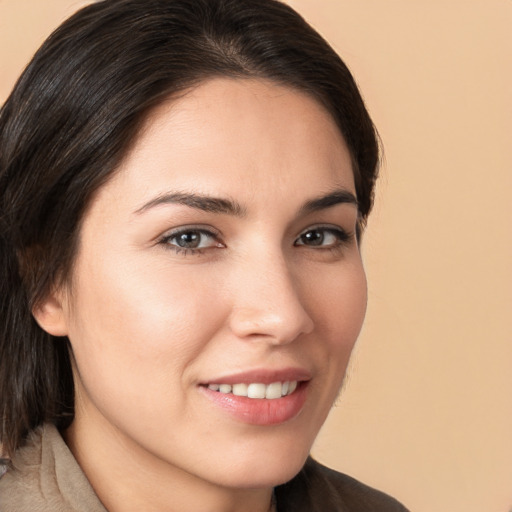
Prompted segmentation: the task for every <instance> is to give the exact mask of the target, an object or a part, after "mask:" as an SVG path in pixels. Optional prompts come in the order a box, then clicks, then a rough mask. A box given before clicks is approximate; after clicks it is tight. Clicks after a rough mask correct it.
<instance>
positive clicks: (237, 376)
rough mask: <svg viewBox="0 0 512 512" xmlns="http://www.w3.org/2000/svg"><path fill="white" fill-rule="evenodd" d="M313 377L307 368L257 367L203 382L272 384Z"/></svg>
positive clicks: (305, 379)
mask: <svg viewBox="0 0 512 512" xmlns="http://www.w3.org/2000/svg"><path fill="white" fill-rule="evenodd" d="M310 379H311V372H310V371H309V370H306V369H305V368H295V367H290V368H280V369H269V368H265V369H263V368H256V369H254V370H248V371H245V372H239V373H233V374H229V375H222V376H219V377H215V378H214V379H209V380H208V381H206V382H203V384H205V385H208V384H231V385H233V384H242V383H245V384H250V383H251V382H257V383H260V384H272V383H273V382H286V381H294V380H296V381H307V380H310Z"/></svg>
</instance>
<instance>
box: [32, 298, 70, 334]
mask: <svg viewBox="0 0 512 512" xmlns="http://www.w3.org/2000/svg"><path fill="white" fill-rule="evenodd" d="M32 315H33V316H34V318H35V320H36V322H37V323H38V324H39V326H40V327H41V329H43V330H44V331H46V332H47V333H48V334H51V335H52V336H67V334H68V327H67V321H66V315H65V309H64V307H63V300H62V298H61V297H60V296H59V294H55V295H53V294H52V295H50V296H49V297H48V298H47V299H45V300H44V301H42V302H41V303H40V304H39V305H37V306H36V307H35V308H34V309H33V310H32Z"/></svg>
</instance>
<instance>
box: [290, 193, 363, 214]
mask: <svg viewBox="0 0 512 512" xmlns="http://www.w3.org/2000/svg"><path fill="white" fill-rule="evenodd" d="M337 204H352V205H354V206H355V207H359V202H358V201H357V198H356V196H355V195H354V194H352V192H349V191H348V190H345V189H340V190H335V191H334V192H331V193H330V194H327V195H325V196H321V197H317V198H315V199H311V200H309V201H307V202H306V203H305V204H304V205H303V206H302V207H301V208H300V210H299V213H300V214H302V215H306V214H308V213H314V212H317V211H319V210H325V209H327V208H330V207H331V206H336V205H337Z"/></svg>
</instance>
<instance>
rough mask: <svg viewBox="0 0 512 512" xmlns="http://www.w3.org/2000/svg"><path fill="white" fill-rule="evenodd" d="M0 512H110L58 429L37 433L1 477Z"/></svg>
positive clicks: (46, 425) (20, 450)
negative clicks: (100, 499) (103, 504)
mask: <svg viewBox="0 0 512 512" xmlns="http://www.w3.org/2000/svg"><path fill="white" fill-rule="evenodd" d="M0 512H106V510H105V508H104V507H103V506H102V505H101V503H100V502H99V500H98V499H97V497H96V496H95V494H94V492H93V490H92V488H91V486H90V484H89V482H88V481H87V479H86V477H85V475H84V474H83V473H82V471H81V469H80V467H79V466H78V463H77V462H76V460H75V459H74V457H73V455H72V454H71V452H70V451H69V449H68V447H67V445H66V444H65V442H64V440H63V439H62V437H61V435H60V433H59V432H58V430H57V429H56V428H55V426H54V425H50V424H45V425H44V426H41V427H39V428H37V429H36V430H34V431H33V432H32V433H31V434H30V435H29V437H28V439H27V442H26V443H25V445H24V446H23V448H20V449H19V450H18V451H17V452H16V454H15V455H14V457H13V459H12V461H11V463H10V464H9V467H7V470H6V471H4V474H3V475H2V476H1V477H0Z"/></svg>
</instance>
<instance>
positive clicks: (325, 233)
mask: <svg viewBox="0 0 512 512" xmlns="http://www.w3.org/2000/svg"><path fill="white" fill-rule="evenodd" d="M350 238H351V235H349V234H348V233H347V232H346V231H345V230H344V229H341V228H337V227H336V228H335V227H322V226H317V227H315V228H312V229H308V230H307V231H304V232H303V233H302V234H301V235H300V236H299V238H297V240H295V243H294V245H304V246H308V247H320V248H326V249H329V248H336V247H339V246H340V245H343V244H344V243H346V242H348V241H349V240H350Z"/></svg>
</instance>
